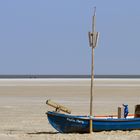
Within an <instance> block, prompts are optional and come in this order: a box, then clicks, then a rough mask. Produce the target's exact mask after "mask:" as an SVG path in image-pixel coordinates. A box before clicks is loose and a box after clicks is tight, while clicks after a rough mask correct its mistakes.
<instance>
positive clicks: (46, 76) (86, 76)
mask: <svg viewBox="0 0 140 140" xmlns="http://www.w3.org/2000/svg"><path fill="white" fill-rule="evenodd" d="M94 77H95V78H130V79H131V78H136V79H137V78H140V75H95V76H94ZM14 78H16V79H20V78H25V79H26V78H35V79H36V78H42V79H43V78H52V79H53V78H56V79H57V78H90V75H0V79H14Z"/></svg>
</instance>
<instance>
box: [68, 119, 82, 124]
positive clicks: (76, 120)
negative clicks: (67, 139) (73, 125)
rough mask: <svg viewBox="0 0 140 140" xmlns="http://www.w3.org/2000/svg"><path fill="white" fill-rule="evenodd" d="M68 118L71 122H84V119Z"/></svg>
mask: <svg viewBox="0 0 140 140" xmlns="http://www.w3.org/2000/svg"><path fill="white" fill-rule="evenodd" d="M67 120H68V121H70V122H77V123H81V124H84V121H82V120H78V119H73V118H67Z"/></svg>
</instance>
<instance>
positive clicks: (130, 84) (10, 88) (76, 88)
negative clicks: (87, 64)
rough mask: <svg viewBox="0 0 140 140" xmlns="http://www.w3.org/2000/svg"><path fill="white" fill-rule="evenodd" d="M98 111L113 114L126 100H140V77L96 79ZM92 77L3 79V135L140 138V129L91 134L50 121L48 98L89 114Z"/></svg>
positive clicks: (86, 139) (72, 139) (87, 139)
mask: <svg viewBox="0 0 140 140" xmlns="http://www.w3.org/2000/svg"><path fill="white" fill-rule="evenodd" d="M94 85H95V90H94V91H95V92H94V104H93V107H94V108H93V112H94V114H95V115H102V114H103V115H108V114H109V115H113V114H116V113H117V107H118V106H120V105H121V104H122V103H125V104H128V105H129V112H130V113H134V106H135V105H136V104H140V79H96V80H95V82H94ZM89 95H90V79H1V80H0V112H1V113H0V139H6V140H8V139H10V140H12V139H13V140H20V139H21V140H22V139H26V140H28V139H30V140H36V139H40V140H44V139H45V140H58V139H60V140H61V139H62V140H64V139H65V140H79V139H80V140H90V139H96V140H104V139H115V140H125V139H127V140H130V139H133V140H139V139H140V130H134V131H131V132H129V131H126V132H123V131H111V132H98V133H94V134H93V135H88V134H60V133H57V131H56V130H54V129H53V128H52V127H51V125H50V124H49V122H48V120H47V117H46V115H45V112H46V111H48V110H53V108H51V107H48V106H47V105H46V104H45V102H46V100H47V99H52V100H54V101H56V102H58V103H61V104H64V105H65V106H67V107H69V108H71V110H72V113H73V114H82V115H88V114H89Z"/></svg>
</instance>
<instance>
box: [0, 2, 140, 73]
mask: <svg viewBox="0 0 140 140" xmlns="http://www.w3.org/2000/svg"><path fill="white" fill-rule="evenodd" d="M94 6H96V7H97V12H96V20H97V23H96V24H97V28H96V30H97V31H98V32H100V38H99V43H98V47H97V48H96V49H95V74H140V62H139V61H140V8H139V6H140V1H139V0H116V1H114V0H1V1H0V74H90V71H91V70H90V64H91V48H90V47H89V44H88V31H91V21H92V15H93V7H94Z"/></svg>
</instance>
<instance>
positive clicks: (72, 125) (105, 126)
mask: <svg viewBox="0 0 140 140" xmlns="http://www.w3.org/2000/svg"><path fill="white" fill-rule="evenodd" d="M46 114H47V116H48V120H49V122H50V124H51V125H52V126H53V127H54V128H55V129H56V130H57V131H59V132H61V133H88V132H89V119H90V118H89V116H74V115H66V114H61V113H58V112H51V111H48V112H47V113H46ZM92 120H93V131H112V130H114V131H115V130H135V129H140V118H128V119H127V118H126V119H118V118H115V119H114V118H93V119H92Z"/></svg>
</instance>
